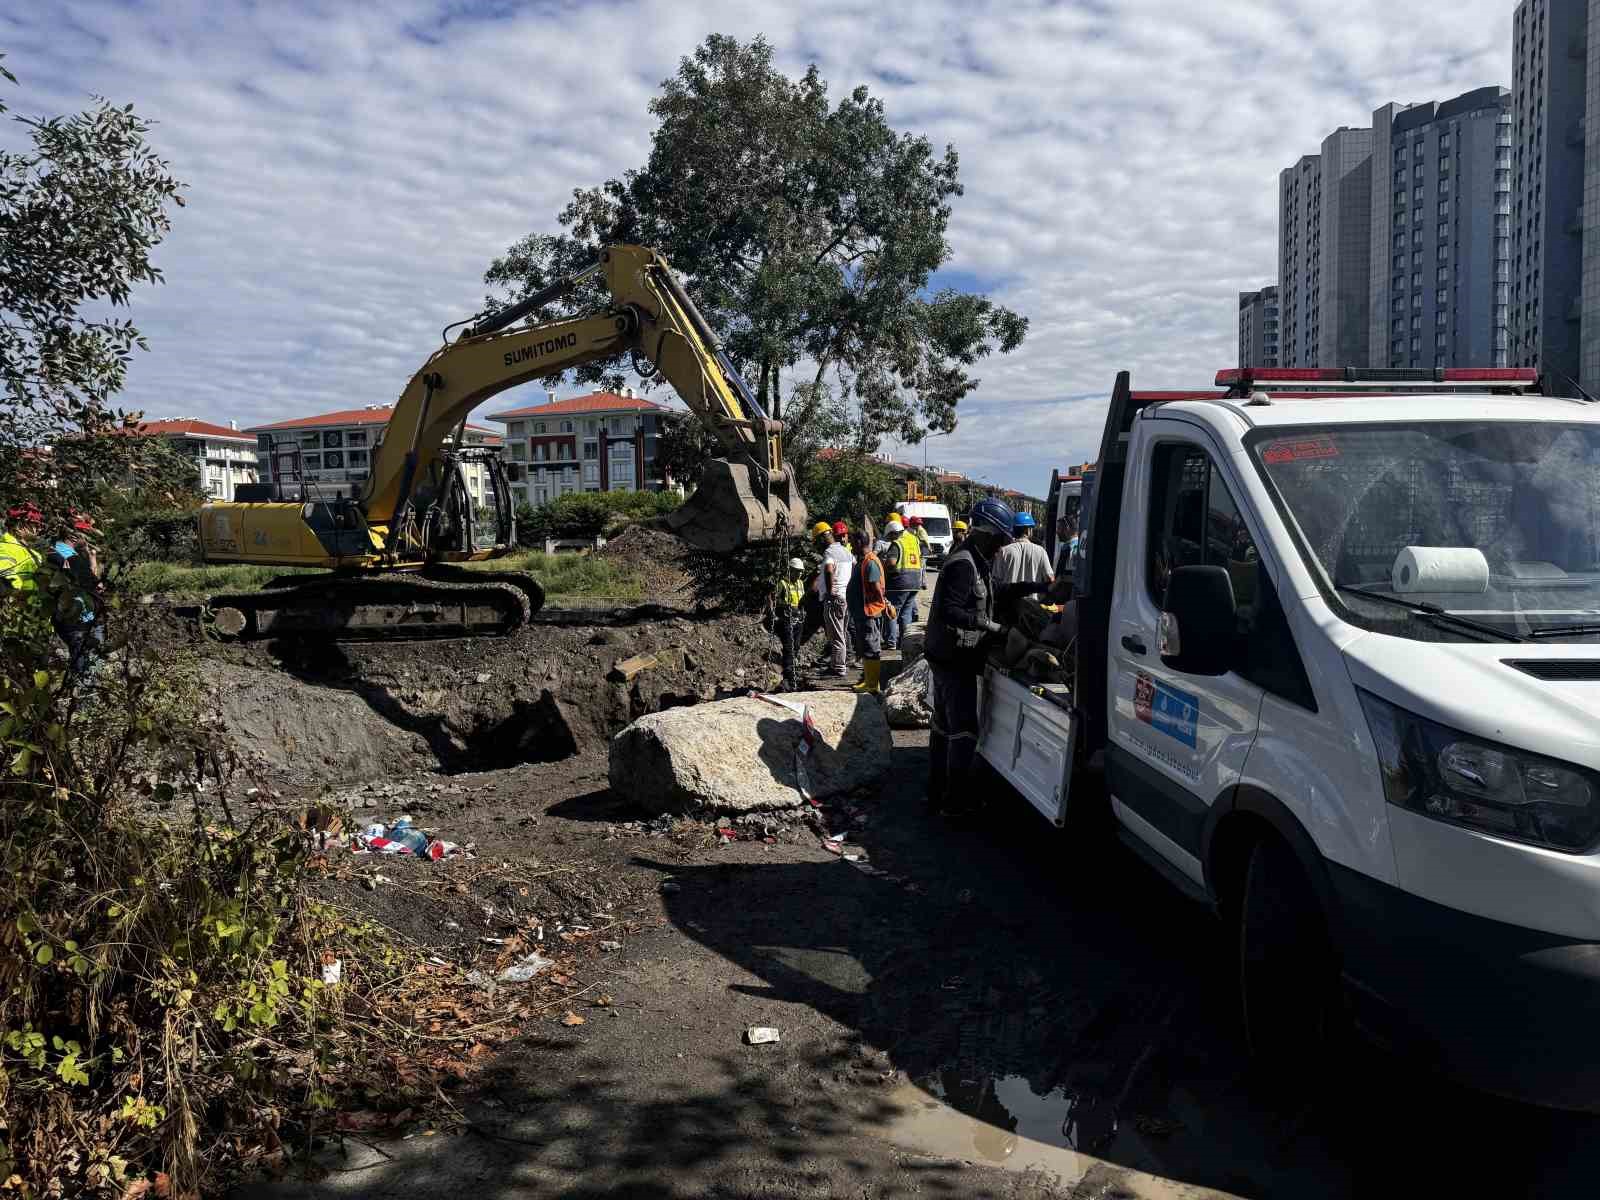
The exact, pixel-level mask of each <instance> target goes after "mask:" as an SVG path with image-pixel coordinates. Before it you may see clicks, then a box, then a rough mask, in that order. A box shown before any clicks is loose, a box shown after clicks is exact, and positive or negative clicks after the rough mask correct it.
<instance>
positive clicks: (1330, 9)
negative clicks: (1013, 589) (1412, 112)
mask: <svg viewBox="0 0 1600 1200" xmlns="http://www.w3.org/2000/svg"><path fill="white" fill-rule="evenodd" d="M1513 8H1514V4H1513V0H1456V2H1455V3H1452V4H1449V5H1442V4H1439V3H1438V2H1437V0H1432V2H1430V3H1426V4H1424V3H1420V2H1413V0H1381V2H1379V0H1341V2H1340V3H1336V4H1330V3H1328V2H1327V0H1279V2H1277V3H1265V2H1247V0H1077V2H1075V3H1064V4H1035V3H1029V2H1027V0H1011V2H1009V3H1004V4H994V3H990V2H988V0H961V2H959V3H958V2H955V0H917V3H914V4H901V5H888V4H881V3H874V4H847V3H832V2H826V3H817V2H808V0H785V2H783V3H771V2H768V0H739V2H738V3H723V2H721V0H710V2H704V0H703V2H701V3H698V4H682V3H679V2H676V0H671V2H669V0H609V2H604V3H601V2H590V3H518V2H516V0H363V2H362V3H359V4H357V3H352V2H350V0H328V2H325V3H315V2H311V3H307V2H301V0H260V2H257V3H231V2H229V0H195V2H186V0H145V2H141V0H126V2H109V0H92V2H91V0H84V2H81V3H80V2H69V0H26V2H24V3H21V4H12V5H0V50H4V51H5V52H6V54H7V59H6V63H7V65H8V66H9V67H10V68H11V69H12V70H13V71H14V72H15V73H16V74H17V75H18V76H19V78H20V80H21V86H20V87H17V88H8V89H7V99H8V102H9V103H10V104H11V106H12V108H13V110H14V111H17V112H31V113H47V112H63V111H67V110H70V109H76V108H81V107H83V106H85V105H86V104H87V103H88V100H89V97H90V96H92V95H103V96H106V97H107V98H109V99H111V100H113V101H115V102H117V103H119V104H121V103H126V102H132V103H133V104H134V105H135V106H136V108H137V109H138V110H139V111H140V112H141V113H143V114H145V115H146V116H149V117H152V118H154V119H155V120H157V121H158V122H159V123H160V124H159V126H158V127H157V129H156V131H155V134H154V141H155V143H156V145H157V146H158V148H159V149H160V150H161V151H162V152H163V153H164V154H165V155H166V156H167V157H169V158H170V159H171V161H172V163H173V166H174V169H175V171H176V173H177V174H178V175H179V176H180V177H181V178H183V179H184V180H186V181H187V182H188V183H189V185H190V189H189V192H188V201H189V203H188V206H187V207H186V208H184V209H183V210H181V211H179V212H178V213H177V214H176V218H175V227H174V230H173V233H172V235H171V237H170V238H169V240H168V241H167V242H166V243H165V244H164V245H163V247H162V248H161V250H160V253H159V259H158V261H159V264H160V265H161V266H162V267H163V269H164V270H165V272H166V275H167V283H166V285H165V286H163V287H160V288H155V289H146V290H144V291H141V292H140V293H139V294H138V296H137V299H136V303H135V307H134V310H133V317H134V319H135V321H136V323H137V324H139V325H140V326H141V328H142V329H143V330H144V331H145V333H146V334H147V335H148V338H149V341H150V344H151V350H150V352H149V353H148V354H144V355H141V356H139V358H138V360H137V362H136V363H135V367H134V370H133V373H132V377H131V385H130V388H129V391H128V393H127V396H126V401H127V404H128V406H129V407H136V408H142V409H143V410H144V411H145V412H147V413H148V414H149V415H150V416H152V417H156V416H176V415H195V416H201V417H205V418H208V419H212V420H219V421H225V420H227V419H228V418H230V417H231V418H235V419H237V420H238V421H239V423H240V425H241V426H248V425H252V424H257V423H261V422H265V421H269V420H280V419H284V418H287V417H291V416H296V415H300V414H304V413H311V412H319V411H324V410H327V409H330V408H342V407H354V406H357V405H360V404H367V403H387V402H389V401H391V400H392V399H393V398H394V396H395V395H396V394H397V393H398V391H399V390H400V388H401V387H402V386H403V385H404V383H405V381H406V379H407V378H408V377H409V375H410V374H411V372H412V371H414V370H415V369H416V367H417V366H418V365H419V364H420V362H421V360H422V359H423V358H424V357H425V356H426V355H427V354H428V353H429V352H430V351H431V350H432V349H433V348H434V347H435V346H436V345H437V344H438V338H439V330H440V328H441V327H442V326H444V325H445V324H447V323H448V322H450V321H453V320H455V319H457V318H459V317H462V316H465V315H467V314H468V313H470V312H472V311H474V310H475V309H476V308H477V307H478V305H479V302H480V300H481V298H482V296H483V293H484V289H483V285H482V283H481V279H482V275H483V271H484V268H485V267H486V266H487V265H488V263H489V261H490V260H491V259H492V258H493V257H494V256H495V255H496V254H498V253H499V252H501V251H502V250H503V249H504V248H505V247H506V246H507V245H508V244H509V243H511V242H512V241H513V240H514V239H516V238H517V237H519V236H520V235H522V234H525V233H528V232H530V231H553V230H554V228H555V225H554V218H555V214H556V213H557V212H558V211H559V210H560V208H561V206H562V204H563V203H564V201H565V199H566V197H567V196H568V194H569V193H570V192H571V190H572V189H573V188H574V187H577V186H584V185H589V184H592V183H596V182H599V181H602V180H604V179H605V178H607V177H609V176H611V175H614V174H617V173H619V172H621V171H622V170H624V169H626V168H628V167H629V166H633V165H636V164H638V163H639V162H641V161H642V159H643V157H644V155H645V152H646V149H647V147H648V143H649V135H650V131H651V125H650V121H649V117H648V114H647V113H646V111H645V106H646V103H647V101H648V100H649V98H650V96H651V94H652V93H653V92H654V91H655V89H656V88H657V86H658V85H659V83H660V81H661V80H662V79H663V78H665V77H666V76H668V75H670V74H671V73H672V72H673V70H674V68H675V66H676V64H677V62H678V60H679V58H680V57H682V56H683V55H686V54H688V53H690V52H691V51H692V50H693V48H694V47H695V45H696V44H697V43H698V42H699V41H700V40H701V39H702V38H703V37H704V36H705V35H706V34H707V33H709V32H714V31H716V32H725V33H731V34H735V35H739V36H742V37H750V36H753V35H755V34H757V33H764V34H766V36H767V37H768V39H769V40H771V41H772V42H773V44H774V46H775V47H776V50H777V53H778V56H779V59H780V61H781V63H782V64H783V65H784V66H785V67H786V68H787V69H790V70H791V71H793V72H795V73H798V72H799V71H801V70H803V69H804V67H805V65H806V64H807V63H809V62H816V63H817V64H818V65H819V67H820V68H821V71H822V74H823V76H824V77H825V78H826V79H828V80H829V81H830V83H831V85H832V88H833V91H834V94H835V95H842V94H844V92H845V91H846V90H847V89H848V88H849V87H852V86H854V85H856V84H859V83H864V84H866V85H868V86H869V87H870V88H871V89H872V90H873V91H874V92H875V93H877V94H878V95H880V96H882V97H883V99H884V100H885V102H886V104H887V107H888V113H889V117H890V120H891V121H892V122H894V123H895V124H896V125H897V126H899V127H900V128H902V129H908V130H918V131H923V132H926V133H927V134H928V135H929V136H930V137H931V138H932V139H933V141H934V142H935V143H936V144H942V143H945V142H952V143H954V145H955V146H956V148H957V150H958V151H959V152H960V154H961V164H962V179H963V181H964V183H965V185H966V195H965V196H964V197H963V198H961V199H960V200H959V201H958V202H957V205H956V209H955V215H954V219H953V222H952V229H951V234H952V241H953V244H954V258H953V261H952V262H951V264H950V268H949V269H950V271H951V272H952V276H951V277H952V278H953V279H955V280H958V281H959V282H960V283H961V284H962V285H963V286H975V287H978V288H980V289H982V290H984V291H987V292H988V293H990V294H991V295H993V296H994V297H995V298H996V299H998V300H1000V301H1002V302H1004V303H1006V304H1008V305H1010V306H1012V307H1014V308H1016V309H1017V310H1019V311H1020V312H1023V313H1025V314H1027V315H1028V316H1029V317H1030V318H1031V319H1032V328H1031V331H1030V333H1029V336H1028V340H1027V342H1026V343H1025V345H1024V346H1023V347H1022V349H1021V350H1020V351H1018V352H1017V353H1015V354H1013V355H1011V356H1008V357H1006V358H999V359H990V360H988V361H986V362H985V363H983V364H982V365H981V368H980V372H979V373H980V375H981V378H982V386H981V387H980V388H979V390H978V391H977V392H976V393H975V394H974V395H973V396H972V397H970V398H969V399H967V400H965V401H963V403H962V405H961V410H960V412H961V424H960V428H959V429H958V430H957V431H956V433H955V434H954V435H952V436H950V437H948V438H939V439H936V440H934V441H933V442H932V443H931V450H930V456H931V460H932V461H933V462H936V463H941V464H944V465H946V466H948V467H951V468H954V469H958V470H963V471H966V472H968V473H970V474H973V475H977V476H980V477H987V478H989V479H991V480H993V481H996V482H1000V483H1003V484H1006V485H1007V486H1012V487H1017V488H1021V489H1023V490H1025V491H1029V492H1033V493H1040V492H1042V491H1043V488H1044V485H1045V484H1046V483H1047V482H1048V479H1049V473H1050V468H1051V467H1052V466H1053V465H1056V464H1066V463H1068V462H1078V461H1082V460H1083V459H1085V458H1087V457H1092V456H1093V454H1094V452H1095V449H1096V437H1097V434H1098V430H1099V426H1100V422H1101V420H1102V416H1103V411H1104V397H1105V396H1106V394H1107V392H1108V390H1109V387H1110V384H1111V380H1112V377H1113V375H1114V374H1115V372H1116V371H1117V370H1118V369H1120V368H1128V369H1130V370H1132V372H1133V379H1134V385H1135V386H1136V387H1181V386H1193V385H1197V384H1199V385H1204V384H1206V383H1208V382H1209V381H1210V379H1211V377H1212V375H1213V373H1214V372H1215V370H1216V369H1217V368H1218V367H1220V366H1230V365H1233V358H1234V355H1235V339H1236V332H1235V330H1236V326H1235V315H1236V307H1237V293H1238V292H1239V291H1240V290H1241V289H1246V288H1255V287H1259V286H1261V285H1262V284H1264V283H1269V282H1271V281H1272V278H1273V271H1274V238H1275V228H1276V220H1277V210H1276V203H1275V188H1276V179H1277V171H1278V169H1279V168H1280V167H1283V166H1286V165H1288V164H1289V163H1291V162H1293V161H1294V160H1295V159H1296V158H1297V157H1298V156H1299V155H1301V154H1304V153H1310V152H1315V151H1316V149H1317V147H1318V145H1319V143H1320V141H1321V139H1322V137H1323V136H1324V135H1325V134H1326V133H1327V132H1328V131H1329V130H1331V129H1332V128H1334V127H1335V126H1337V125H1341V124H1351V125H1362V124H1366V123H1368V122H1369V121H1370V116H1371V110H1372V109H1373V108H1374V107H1376V106H1377V105H1379V104H1381V103H1384V102H1385V101H1388V100H1404V101H1417V100H1426V99H1445V98H1448V97H1449V96H1452V95H1455V94H1457V93H1458V92H1461V91H1464V90H1466V89H1468V88H1471V87H1477V86H1481V85H1484V84H1491V83H1499V84H1509V82H1510V74H1511V52H1510V27H1511V15H1512V11H1513ZM0 137H4V138H5V139H7V140H13V141H14V139H15V134H14V133H6V134H0ZM566 390H571V389H566ZM512 396H513V398H516V399H518V400H521V401H523V402H526V401H528V400H530V399H531V397H529V396H526V395H523V396H518V395H517V394H516V393H513V394H512ZM506 399H507V398H506V397H501V398H500V403H501V404H504V403H505V402H506ZM886 449H889V450H894V449H895V447H893V446H890V447H886ZM906 454H907V456H908V457H913V458H916V459H918V460H920V458H921V451H920V449H918V450H914V451H907V452H906Z"/></svg>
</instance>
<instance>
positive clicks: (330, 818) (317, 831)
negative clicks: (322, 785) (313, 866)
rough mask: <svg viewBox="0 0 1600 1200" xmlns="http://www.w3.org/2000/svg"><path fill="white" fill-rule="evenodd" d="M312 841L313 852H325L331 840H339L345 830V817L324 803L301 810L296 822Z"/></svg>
mask: <svg viewBox="0 0 1600 1200" xmlns="http://www.w3.org/2000/svg"><path fill="white" fill-rule="evenodd" d="M295 824H296V825H298V826H299V827H300V830H301V832H303V833H304V834H305V835H306V837H307V838H308V839H309V840H310V843H311V853H313V854H323V853H325V852H326V851H327V849H328V843H329V842H330V841H337V839H338V837H339V834H340V833H341V832H342V831H343V830H344V818H343V817H341V816H340V815H339V814H338V813H337V812H335V811H334V810H333V809H331V808H329V807H327V806H326V805H322V804H313V805H312V806H311V807H310V808H307V809H305V810H304V811H303V812H301V814H300V816H299V819H298V820H296V822H295Z"/></svg>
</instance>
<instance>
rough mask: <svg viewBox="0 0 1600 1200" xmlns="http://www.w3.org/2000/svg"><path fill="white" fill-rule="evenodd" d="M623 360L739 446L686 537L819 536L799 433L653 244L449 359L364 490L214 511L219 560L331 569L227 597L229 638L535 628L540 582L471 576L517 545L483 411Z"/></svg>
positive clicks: (722, 546) (695, 507) (621, 253)
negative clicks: (470, 486)
mask: <svg viewBox="0 0 1600 1200" xmlns="http://www.w3.org/2000/svg"><path fill="white" fill-rule="evenodd" d="M596 274H601V275H603V276H604V281H605V285H606V288H607V289H608V291H609V292H610V295H611V303H610V306H609V307H607V308H606V309H605V310H603V311H599V312H594V313H590V314H587V315H583V316H577V317H571V318H565V319H562V320H557V321H550V322H545V323H543V324H537V325H531V326H523V327H520V328H513V326H515V325H516V324H517V322H519V321H521V320H523V319H524V318H525V317H527V316H528V315H529V314H531V313H534V312H537V311H538V310H539V309H540V308H542V307H544V306H545V305H547V304H549V303H551V302H552V301H554V300H557V299H559V298H561V297H562V296H565V295H568V294H570V293H571V292H573V291H574V290H575V289H577V288H578V287H579V286H580V285H581V284H583V283H584V281H585V280H587V279H588V278H590V277H591V276H593V275H596ZM622 355H631V356H632V358H633V362H634V365H635V366H636V367H637V368H639V369H640V370H641V371H642V372H644V373H646V374H655V373H656V372H659V373H660V374H661V375H663V376H664V377H665V379H666V380H667V382H668V383H669V384H671V386H672V388H673V389H674V390H675V391H676V392H677V394H678V395H679V396H680V397H681V398H682V399H683V402H684V403H685V404H687V405H688V407H689V410H690V411H691V412H692V413H693V414H694V415H695V416H696V417H697V418H699V419H700V420H701V421H702V422H704V423H705V424H706V426H707V427H708V428H709V429H710V430H711V432H712V433H713V434H714V435H715V437H716V439H717V441H718V443H719V445H720V447H721V450H722V456H721V457H719V458H716V459H713V460H712V461H711V462H710V463H708V464H707V465H706V468H705V470H704V473H703V474H702V476H701V480H700V483H699V486H698V487H697V488H696V489H695V491H694V494H693V495H692V496H690V497H689V498H688V499H687V500H686V501H685V502H684V503H683V504H682V505H680V506H679V507H678V508H677V509H676V510H674V511H673V512H672V513H671V514H670V515H669V517H668V522H669V524H670V525H671V527H672V528H673V530H674V531H675V532H676V533H677V534H678V535H679V536H680V537H682V538H684V540H686V541H687V542H688V543H689V544H690V545H692V546H695V547H697V548H700V549H703V550H707V551H711V552H713V553H730V552H732V551H734V550H737V549H739V548H741V547H743V546H747V545H751V544H759V543H763V542H768V541H773V540H776V539H778V538H779V537H781V536H783V534H784V533H785V531H788V532H796V533H798V532H801V531H803V530H804V528H805V523H806V507H805V502H804V500H803V499H802V498H801V496H800V492H799V488H798V487H797V486H796V483H795V480H794V478H793V476H792V475H791V473H790V472H789V470H788V468H787V467H786V466H785V464H784V459H783V444H782V432H783V427H782V424H781V423H780V422H778V421H774V420H771V419H769V418H768V417H767V416H766V414H765V413H764V412H763V411H762V410H761V407H760V405H759V404H758V403H757V402H756V399H755V397H754V396H753V395H752V394H751V392H750V389H749V387H748V386H747V385H746V384H745V382H744V380H743V379H741V378H740V376H739V373H738V371H737V370H735V369H734V367H733V364H732V363H731V362H730V361H729V359H728V356H727V354H726V353H725V352H724V351H723V349H722V347H721V344H720V342H719V341H718V339H717V337H716V334H715V333H714V332H713V331H712V329H711V327H710V325H708V324H707V323H706V321H705V318H704V317H702V316H701V314H700V312H699V311H698V310H697V309H696V308H695V306H694V303H693V302H692V301H691V300H690V299H689V296H688V294H687V293H686V292H685V291H684V288H683V285H682V283H681V282H679V280H678V278H677V277H676V276H675V275H674V274H673V272H672V269H671V268H670V267H669V266H668V265H667V262H666V260H665V259H664V258H662V257H661V255H659V254H657V253H656V252H655V251H653V250H650V249H648V248H647V247H644V246H627V245H615V246H610V247H607V248H606V249H605V250H604V251H602V253H601V255H600V258H599V260H598V261H597V262H595V263H594V264H593V265H592V266H590V267H589V268H587V269H586V270H584V271H580V272H578V273H577V274H576V275H573V276H570V277H568V278H566V279H562V280H559V281H557V282H556V283H554V284H552V285H550V286H549V287H547V288H545V289H543V290H542V291H540V292H538V293H537V294H535V295H532V296H529V297H527V298H526V299H525V300H522V301H519V302H518V303H516V304H514V305H511V306H510V307H508V308H505V309H503V310H501V311H499V312H497V313H494V314H491V315H490V316H488V317H485V318H484V319H482V320H479V321H477V322H476V323H475V324H472V325H470V326H469V327H468V328H467V329H466V332H465V333H463V334H462V335H461V336H460V337H458V338H457V339H456V340H454V341H449V342H446V344H445V345H444V346H442V347H440V348H439V349H438V350H436V351H435V352H434V353H433V354H432V356H430V357H429V359H428V360H427V362H425V363H423V364H422V367H421V369H419V370H418V371H417V373H416V374H415V375H413V376H412V377H411V381H410V382H409V383H408V384H407V385H406V387H405V390H404V391H403V392H402V393H401V395H400V399H399V400H398V401H397V402H396V404H395V406H394V412H393V413H392V414H391V415H390V417H389V422H388V424H387V426H385V429H384V435H383V439H382V442H381V444H380V445H379V446H378V447H377V448H376V449H375V450H374V451H373V454H372V467H371V471H370V473H369V475H368V478H367V480H366V483H365V485H364V487H363V490H362V492H361V494H360V495H359V496H353V497H342V498H340V497H334V498H323V497H321V496H319V495H317V494H315V489H314V488H313V487H310V486H300V487H298V488H296V487H295V486H294V485H292V484H286V483H284V482H283V481H282V480H279V481H277V482H274V483H270V484H259V485H256V486H255V487H254V488H252V489H246V491H245V495H244V496H243V497H242V498H239V499H236V500H234V501H232V502H227V503H222V502H213V503H210V504H206V505H205V506H203V507H202V508H201V510H200V546H201V553H202V555H203V556H204V558H205V560H206V561H207V562H213V563H254V564H265V565H271V566H282V567H319V568H325V572H324V573H320V574H312V575H288V576H284V577H281V578H279V579H276V580H274V581H272V584H269V585H268V586H267V587H266V588H264V589H262V590H261V591H260V592H250V593H238V594H232V595H220V596H213V597H211V599H210V601H209V602H208V605H207V607H208V609H209V611H210V613H211V615H212V617H213V618H214V620H215V623H216V627H217V628H218V629H219V630H220V631H221V632H223V633H225V634H228V635H231V636H237V637H247V638H248V637H279V636H285V635H293V634H304V633H313V634H317V633H320V634H330V635H333V636H339V637H349V636H358V637H383V636H401V637H408V636H416V635H419V634H483V633H508V632H510V631H512V630H513V629H515V628H517V627H518V626H520V625H521V624H523V623H524V622H525V621H527V619H528V618H529V617H530V616H531V615H532V614H533V613H534V612H536V611H537V610H538V608H539V607H540V605H541V604H543V602H544V593H543V589H541V588H540V586H539V584H538V582H537V580H535V579H534V578H533V577H532V576H531V575H526V574H523V573H521V572H513V571H500V572H493V571H482V570H471V571H468V570H465V569H462V568H461V567H459V566H456V565H455V564H460V563H465V562H478V561H483V560H487V559H494V558H499V557H501V556H502V555H505V554H508V553H510V552H511V551H512V550H513V549H515V547H516V523H515V517H514V514H513V512H512V507H511V493H510V488H509V486H508V483H507V480H506V476H505V470H504V467H503V466H502V464H501V463H500V460H499V456H498V453H497V452H496V451H494V450H493V449H491V448H487V447H470V446H467V445H465V438H464V437H463V434H464V431H465V424H466V418H467V414H468V413H470V412H471V411H472V410H473V409H474V408H475V407H477V406H478V405H479V404H481V403H483V402H484V401H485V400H487V399H489V398H490V397H491V396H493V395H495V394H496V393H497V392H501V391H504V390H505V389H506V388H510V387H515V386H516V385H518V384H520V383H526V382H528V381H529V380H533V379H537V378H540V377H542V376H546V375H551V374H554V373H556V372H559V371H564V370H567V369H568V368H571V367H577V366H582V365H584V364H586V363H592V362H597V361H602V360H608V359H615V358H619V357H621V356H622ZM474 462H476V463H480V464H482V465H483V466H484V467H485V468H486V469H487V473H488V478H489V483H490V486H489V488H488V489H487V491H488V495H487V496H486V497H485V498H484V499H485V505H484V506H483V507H482V508H481V509H480V508H477V507H475V505H474V503H473V500H472V497H471V495H470V494H469V492H468V490H467V485H466V481H465V477H464V472H463V467H464V466H465V465H466V464H468V463H474ZM276 474H277V472H274V475H275V476H276Z"/></svg>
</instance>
